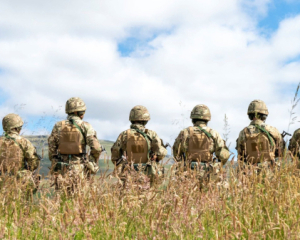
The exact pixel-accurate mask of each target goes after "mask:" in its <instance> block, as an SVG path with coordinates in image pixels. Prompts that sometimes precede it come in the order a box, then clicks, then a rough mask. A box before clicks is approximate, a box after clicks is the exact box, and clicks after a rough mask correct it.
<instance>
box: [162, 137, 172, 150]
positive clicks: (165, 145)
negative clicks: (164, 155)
mask: <svg viewBox="0 0 300 240" xmlns="http://www.w3.org/2000/svg"><path fill="white" fill-rule="evenodd" d="M160 141H161V145H162V146H163V147H164V148H165V149H167V147H170V148H171V145H170V144H169V143H168V142H167V143H166V144H164V141H163V140H162V139H160Z"/></svg>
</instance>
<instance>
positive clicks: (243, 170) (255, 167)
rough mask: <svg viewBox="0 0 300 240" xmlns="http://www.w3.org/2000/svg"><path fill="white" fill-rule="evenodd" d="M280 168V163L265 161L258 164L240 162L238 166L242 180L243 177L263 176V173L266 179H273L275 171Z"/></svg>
mask: <svg viewBox="0 0 300 240" xmlns="http://www.w3.org/2000/svg"><path fill="white" fill-rule="evenodd" d="M279 168H280V162H279V161H274V162H270V161H265V162H261V163H256V164H249V163H247V162H242V161H240V162H239V165H238V175H240V174H241V175H240V176H241V177H242V178H243V176H251V175H252V174H261V173H263V174H264V176H265V177H272V176H273V174H274V171H275V170H276V169H277V170H278V169H279Z"/></svg>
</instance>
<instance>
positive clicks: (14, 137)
mask: <svg viewBox="0 0 300 240" xmlns="http://www.w3.org/2000/svg"><path fill="white" fill-rule="evenodd" d="M2 126H3V130H4V134H3V136H2V137H0V173H1V176H2V177H4V176H5V175H7V176H11V175H12V176H16V177H17V179H19V180H20V184H21V187H24V188H25V189H26V192H27V193H29V192H28V191H33V192H35V191H36V190H37V188H38V184H39V180H40V176H39V175H36V174H34V172H35V170H36V169H37V168H38V166H39V163H40V160H41V159H40V157H39V156H38V155H37V153H36V149H35V147H34V146H33V145H32V144H31V142H30V141H29V140H27V139H26V138H24V137H22V136H20V135H19V134H20V132H21V129H22V126H23V120H22V119H21V117H20V116H19V115H17V114H14V113H11V114H8V115H6V116H5V117H4V118H3V120H2ZM2 177H1V178H2ZM23 190H24V189H23Z"/></svg>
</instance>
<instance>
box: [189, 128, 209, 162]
mask: <svg viewBox="0 0 300 240" xmlns="http://www.w3.org/2000/svg"><path fill="white" fill-rule="evenodd" d="M189 131H190V138H189V146H188V158H189V159H190V160H191V161H199V162H211V161H212V159H213V156H212V154H211V153H210V151H209V145H210V144H211V140H210V138H209V137H208V136H207V135H206V134H205V133H204V132H202V131H201V132H198V131H197V132H195V131H194V128H193V127H189Z"/></svg>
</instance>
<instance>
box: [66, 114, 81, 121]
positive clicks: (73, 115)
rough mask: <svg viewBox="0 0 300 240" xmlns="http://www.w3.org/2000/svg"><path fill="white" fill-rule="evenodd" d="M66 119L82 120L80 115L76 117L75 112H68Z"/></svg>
mask: <svg viewBox="0 0 300 240" xmlns="http://www.w3.org/2000/svg"><path fill="white" fill-rule="evenodd" d="M67 119H68V120H69V119H75V120H82V119H81V118H80V117H78V116H77V115H75V114H70V115H68V117H67Z"/></svg>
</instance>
